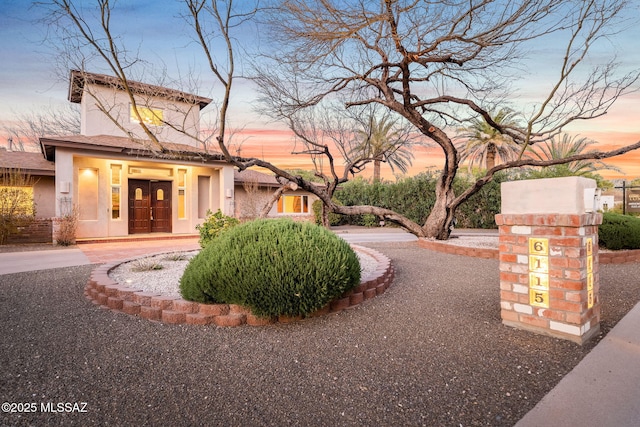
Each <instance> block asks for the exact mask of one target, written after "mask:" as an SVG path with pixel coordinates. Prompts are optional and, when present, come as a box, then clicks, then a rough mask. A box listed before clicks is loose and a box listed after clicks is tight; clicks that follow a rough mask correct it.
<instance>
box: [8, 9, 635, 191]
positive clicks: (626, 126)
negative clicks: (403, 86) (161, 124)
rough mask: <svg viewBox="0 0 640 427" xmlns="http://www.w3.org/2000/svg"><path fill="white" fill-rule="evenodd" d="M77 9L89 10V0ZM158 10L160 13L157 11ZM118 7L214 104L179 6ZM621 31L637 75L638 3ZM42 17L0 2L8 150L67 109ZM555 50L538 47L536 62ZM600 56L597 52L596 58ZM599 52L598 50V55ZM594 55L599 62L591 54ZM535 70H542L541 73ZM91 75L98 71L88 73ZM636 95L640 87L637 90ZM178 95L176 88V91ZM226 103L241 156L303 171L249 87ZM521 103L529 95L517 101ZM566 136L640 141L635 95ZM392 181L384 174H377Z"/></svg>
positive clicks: (622, 161) (429, 155) (627, 160)
mask: <svg viewBox="0 0 640 427" xmlns="http://www.w3.org/2000/svg"><path fill="white" fill-rule="evenodd" d="M82 3H83V4H86V5H88V4H91V2H90V1H89V0H86V1H83V2H82ZM160 3H162V7H158V5H159V4H160ZM116 5H117V6H118V7H119V8H121V9H119V12H118V13H117V14H115V13H114V17H113V18H112V19H113V20H114V22H116V21H117V22H118V25H119V26H118V28H119V29H121V30H122V33H123V35H124V37H125V38H126V40H130V41H131V45H132V46H135V47H134V49H135V48H140V49H141V51H142V52H144V53H146V54H147V55H146V58H147V59H148V60H149V61H150V62H152V63H156V64H164V65H162V66H165V67H166V70H167V74H168V75H169V76H170V77H171V78H173V79H175V80H180V79H181V77H182V76H184V75H186V74H188V73H192V72H193V71H194V70H195V73H196V75H197V76H199V80H200V84H201V87H202V88H213V89H208V90H207V89H205V90H202V91H199V92H198V94H199V95H202V96H208V97H212V98H214V99H216V98H217V97H219V93H216V92H215V89H216V87H215V85H214V84H213V80H212V79H211V78H210V77H209V76H208V74H207V73H206V66H205V64H203V57H202V54H201V53H200V51H199V47H198V46H195V44H194V43H192V42H191V38H190V36H189V35H188V34H187V31H188V30H187V28H186V26H185V25H184V23H183V22H182V21H181V20H180V19H179V18H178V15H179V6H180V2H178V1H171V0H166V1H162V2H159V1H157V0H120V1H119V2H117V3H116ZM628 15H629V19H630V20H631V21H629V22H628V24H627V27H626V28H624V29H623V30H624V31H622V32H621V33H620V34H618V35H617V36H616V37H615V39H612V40H607V43H608V44H607V45H606V46H605V47H604V50H606V51H607V53H612V52H614V51H616V53H617V57H618V60H619V61H620V62H623V63H624V64H625V66H626V67H627V69H631V68H640V49H639V48H638V47H637V46H638V40H640V25H638V17H640V4H638V3H637V2H632V6H631V9H630V10H629V13H628ZM43 16H44V11H43V10H42V9H39V8H35V7H31V6H30V2H29V1H15V0H0V40H2V43H0V146H3V145H5V144H6V133H5V132H4V127H5V126H10V125H11V124H12V122H13V121H15V119H16V116H17V115H19V114H22V113H24V112H29V111H34V110H37V109H39V108H43V107H50V106H54V107H55V106H60V105H64V104H65V103H67V102H68V101H67V86H68V82H67V81H66V80H65V79H64V78H63V77H62V76H61V75H59V74H58V73H56V70H55V64H54V59H53V58H52V57H51V55H50V52H49V51H48V49H47V45H46V44H43V40H45V39H46V37H47V27H46V26H45V25H43V24H42V23H41V22H39V19H40V18H42V17H43ZM552 49H553V47H551V46H540V47H539V52H538V53H540V58H542V59H540V60H539V61H540V62H543V61H544V60H545V59H544V58H546V57H547V56H552V55H548V53H549V52H550V51H552ZM596 53H598V51H596ZM601 53H602V51H600V54H601ZM596 56H597V55H596ZM541 69H545V68H544V67H542V68H541ZM88 71H97V72H100V71H101V70H92V69H89V70H88ZM537 77H538V79H532V81H531V86H530V87H528V88H527V89H528V91H530V92H531V93H532V94H535V93H537V91H540V90H544V89H548V88H547V87H546V84H545V83H546V81H545V74H544V73H543V72H542V71H541V72H540V74H539V75H537ZM635 88H636V89H639V88H640V87H639V85H638V84H636V87H635ZM180 89H182V88H180ZM234 89H235V92H234V95H233V98H232V110H231V113H232V114H231V123H230V126H231V128H237V129H242V131H241V133H239V134H238V135H236V136H235V137H234V138H235V142H240V141H242V152H241V154H242V155H243V156H257V157H260V158H264V159H265V160H270V161H272V162H274V163H276V164H277V165H278V166H281V167H285V168H303V169H309V168H310V167H311V166H310V164H309V161H308V159H307V158H305V157H304V156H292V155H291V154H290V153H291V152H292V151H293V138H292V136H291V134H290V132H288V131H287V130H286V129H285V128H284V127H283V126H282V125H281V124H278V123H271V122H269V121H268V120H267V119H266V118H264V117H262V116H261V115H259V114H258V113H257V112H256V111H255V110H254V108H253V106H254V105H255V97H256V93H255V91H254V90H253V88H252V86H251V84H250V83H248V82H247V81H242V80H237V86H236V87H235V88H234ZM521 98H523V99H526V98H527V95H526V94H523V95H521ZM567 131H569V132H571V133H579V134H580V135H581V136H585V137H589V138H592V139H594V140H596V141H598V142H599V143H600V144H599V146H598V148H599V149H612V148H617V147H620V146H623V145H627V144H631V143H635V142H637V141H639V140H640V94H639V93H637V92H636V93H632V94H629V95H626V96H625V97H624V98H622V99H619V100H618V102H617V104H616V105H614V107H613V108H612V109H611V110H610V112H609V114H607V115H606V116H604V117H601V118H599V119H596V120H591V121H585V122H581V123H578V124H575V125H572V126H570V127H569V128H567ZM414 154H415V159H414V161H413V166H412V168H411V170H410V174H411V175H413V174H416V173H419V172H422V171H424V170H426V169H427V168H434V167H435V168H436V169H438V168H440V167H441V165H442V158H443V157H442V155H441V153H440V151H439V150H438V148H437V147H418V148H416V149H415V150H414ZM608 162H609V163H611V164H614V165H616V166H618V167H620V168H622V169H623V170H624V171H625V172H626V175H620V174H619V173H617V172H609V171H602V172H601V174H602V175H603V176H605V177H607V178H626V179H633V178H635V177H640V151H638V152H632V153H628V154H626V155H624V156H621V157H617V158H614V159H610V160H608ZM382 171H383V173H384V174H385V176H387V177H389V178H390V177H391V174H390V170H389V169H388V167H384V166H383V169H382Z"/></svg>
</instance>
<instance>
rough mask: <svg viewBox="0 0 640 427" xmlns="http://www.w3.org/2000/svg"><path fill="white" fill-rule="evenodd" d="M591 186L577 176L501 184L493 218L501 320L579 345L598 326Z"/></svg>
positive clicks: (591, 182)
mask: <svg viewBox="0 0 640 427" xmlns="http://www.w3.org/2000/svg"><path fill="white" fill-rule="evenodd" d="M595 186H596V184H595V181H594V180H591V179H587V178H582V177H568V178H552V179H539V180H526V181H514V182H505V183H502V188H501V191H502V209H501V214H500V215H496V223H497V224H498V226H499V229H500V247H499V251H500V306H501V315H502V321H503V323H504V324H505V325H508V326H513V327H516V328H521V329H526V330H529V331H533V332H537V333H542V334H546V335H551V336H554V337H558V338H563V339H567V340H571V341H574V342H577V343H579V344H583V343H585V342H586V341H588V340H589V339H591V338H592V337H593V336H595V335H596V334H598V332H599V331H600V298H599V296H598V289H599V274H598V225H599V224H601V223H602V215H601V214H599V213H596V212H593V201H592V200H593V195H592V194H593V189H594V188H595ZM585 193H586V197H585Z"/></svg>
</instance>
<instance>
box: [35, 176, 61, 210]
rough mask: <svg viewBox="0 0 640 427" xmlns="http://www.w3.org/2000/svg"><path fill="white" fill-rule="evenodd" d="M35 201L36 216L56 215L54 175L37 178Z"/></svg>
mask: <svg viewBox="0 0 640 427" xmlns="http://www.w3.org/2000/svg"><path fill="white" fill-rule="evenodd" d="M33 202H34V203H35V205H36V218H51V217H54V216H55V215H56V182H55V178H54V177H52V176H40V177H37V178H36V183H35V184H34V186H33Z"/></svg>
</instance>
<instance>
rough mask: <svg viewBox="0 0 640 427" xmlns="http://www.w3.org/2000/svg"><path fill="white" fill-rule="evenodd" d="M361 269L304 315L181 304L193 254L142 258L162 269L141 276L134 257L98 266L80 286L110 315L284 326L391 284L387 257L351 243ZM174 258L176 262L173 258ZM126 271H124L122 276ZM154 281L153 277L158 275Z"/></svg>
mask: <svg viewBox="0 0 640 427" xmlns="http://www.w3.org/2000/svg"><path fill="white" fill-rule="evenodd" d="M351 247H352V248H353V249H354V250H355V252H356V254H357V255H358V257H359V258H360V259H361V260H363V259H364V260H366V261H364V262H362V261H361V263H362V264H363V265H367V267H366V268H365V269H364V270H363V271H362V274H361V279H360V283H359V285H358V286H356V287H355V288H353V289H351V290H349V291H347V292H345V293H344V294H342V295H340V296H338V297H337V298H335V299H333V300H332V301H331V302H329V303H328V304H327V305H326V306H324V307H322V308H321V309H319V310H316V311H314V312H313V313H310V314H309V315H308V316H268V317H264V316H257V315H255V314H254V313H252V312H251V310H250V309H248V308H246V307H244V306H241V305H238V304H207V303H199V302H194V301H187V300H185V299H183V298H182V297H181V296H180V295H179V290H178V280H179V278H180V275H181V271H182V270H184V268H185V267H186V265H187V263H188V262H189V260H190V259H191V258H192V257H193V256H195V255H196V254H197V252H198V251H194V252H185V253H181V254H176V253H169V254H168V253H163V254H157V255H154V256H151V257H146V258H144V260H145V261H144V262H143V263H144V264H145V265H153V264H155V263H160V264H161V265H162V266H163V267H162V268H161V269H158V270H155V269H150V270H147V271H142V272H131V271H130V270H131V269H132V267H133V266H134V265H136V264H137V263H139V262H140V259H131V260H123V261H118V262H115V263H110V264H103V265H101V266H99V267H97V268H96V269H94V270H93V272H92V273H91V276H90V278H89V282H88V283H87V286H86V287H85V296H86V297H87V298H88V299H89V300H91V301H92V302H93V303H94V304H96V305H99V306H101V307H104V308H108V309H111V310H114V311H119V312H123V313H127V314H130V315H137V316H140V317H143V318H146V319H149V320H154V321H161V322H165V323H176V324H180V323H186V324H192V325H217V326H241V325H253V326H259V325H267V324H273V323H277V322H280V323H289V322H292V321H296V320H301V319H303V318H304V317H316V316H320V315H324V314H329V313H335V312H339V311H341V310H344V309H346V308H349V307H353V306H356V305H358V304H360V303H362V302H363V301H366V300H368V299H371V298H373V297H375V296H377V295H381V294H382V293H384V292H385V291H386V290H387V288H388V287H389V286H390V285H391V282H392V280H393V275H394V268H393V266H392V264H391V261H390V260H389V258H388V257H386V256H385V255H383V254H382V253H380V252H378V251H375V250H373V249H369V248H364V247H361V246H356V245H351ZM176 258H180V259H176ZM125 270H126V271H128V272H125ZM172 271H173V279H171V280H173V285H172V287H171V288H169V289H168V288H167V287H166V286H164V285H163V289H162V290H161V289H156V290H154V289H153V288H152V286H153V284H154V283H155V284H158V283H159V282H160V280H146V281H145V284H144V285H141V282H137V283H136V279H135V278H134V277H135V275H136V274H139V275H141V276H140V277H142V276H146V277H153V276H152V275H154V274H158V275H165V276H166V275H168V274H169V272H172ZM158 277H159V276H158Z"/></svg>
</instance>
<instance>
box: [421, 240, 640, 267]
mask: <svg viewBox="0 0 640 427" xmlns="http://www.w3.org/2000/svg"><path fill="white" fill-rule="evenodd" d="M418 246H420V247H422V248H425V249H429V250H432V251H436V252H442V253H446V254H452V255H463V256H470V257H475V258H488V259H499V257H500V254H499V251H498V249H491V248H472V247H467V246H459V245H452V244H450V243H447V242H446V240H445V241H442V240H428V239H418ZM598 258H599V262H600V264H626V263H632V262H640V249H635V250H621V251H615V252H602V250H600V251H598Z"/></svg>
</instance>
